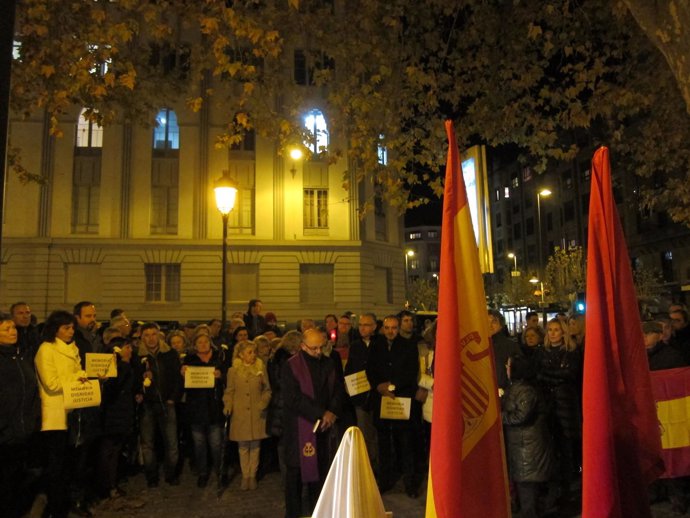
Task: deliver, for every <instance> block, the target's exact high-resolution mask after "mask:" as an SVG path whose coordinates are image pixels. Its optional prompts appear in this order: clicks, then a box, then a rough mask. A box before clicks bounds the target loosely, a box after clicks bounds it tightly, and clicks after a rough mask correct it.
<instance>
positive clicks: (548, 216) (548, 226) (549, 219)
mask: <svg viewBox="0 0 690 518" xmlns="http://www.w3.org/2000/svg"><path fill="white" fill-rule="evenodd" d="M552 230H553V212H547V213H546V231H547V232H551V231H552Z"/></svg>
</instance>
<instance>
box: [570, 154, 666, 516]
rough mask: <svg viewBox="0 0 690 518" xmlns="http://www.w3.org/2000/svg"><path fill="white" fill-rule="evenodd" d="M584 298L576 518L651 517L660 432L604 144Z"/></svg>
mask: <svg viewBox="0 0 690 518" xmlns="http://www.w3.org/2000/svg"><path fill="white" fill-rule="evenodd" d="M586 297H587V314H586V328H585V329H586V330H585V336H586V337H587V338H586V340H587V342H586V343H587V345H586V347H585V364H584V382H583V394H582V411H583V427H582V516H587V517H596V518H650V517H651V516H652V515H651V511H650V509H649V500H648V497H647V486H648V485H649V484H650V483H651V482H652V481H653V480H654V479H655V478H656V477H657V476H658V475H659V474H660V473H661V471H663V465H662V462H661V456H660V452H661V440H660V430H659V423H658V420H657V416H656V410H655V408H654V398H653V395H652V387H651V381H650V376H649V367H648V363H647V353H646V351H645V346H644V338H643V335H642V324H641V322H640V316H639V309H638V307H637V295H636V293H635V287H634V285H633V278H632V271H631V268H630V258H629V256H628V248H627V245H626V243H625V237H624V236H623V229H622V227H621V222H620V219H619V217H618V210H617V209H616V202H615V201H614V198H613V188H612V186H611V166H610V165H609V151H608V149H607V148H605V147H602V148H599V149H598V150H597V151H596V153H594V157H593V158H592V188H591V194H590V202H589V235H588V241H587V291H586Z"/></svg>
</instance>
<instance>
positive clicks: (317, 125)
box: [304, 110, 328, 154]
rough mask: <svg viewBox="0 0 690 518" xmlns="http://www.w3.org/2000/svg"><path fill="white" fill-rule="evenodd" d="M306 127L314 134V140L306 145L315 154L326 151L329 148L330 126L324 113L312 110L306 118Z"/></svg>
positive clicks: (310, 140)
mask: <svg viewBox="0 0 690 518" xmlns="http://www.w3.org/2000/svg"><path fill="white" fill-rule="evenodd" d="M304 127H305V128H307V131H309V132H310V133H311V134H312V138H311V139H309V140H308V141H307V142H305V143H304V145H305V146H306V147H308V148H309V149H310V150H311V151H312V153H315V154H318V153H322V152H324V151H326V150H327V148H328V126H327V124H326V118H325V117H324V116H323V113H322V112H321V111H320V110H311V111H310V112H309V113H307V115H305V116H304Z"/></svg>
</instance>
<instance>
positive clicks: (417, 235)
mask: <svg viewBox="0 0 690 518" xmlns="http://www.w3.org/2000/svg"><path fill="white" fill-rule="evenodd" d="M410 239H422V233H421V232H410Z"/></svg>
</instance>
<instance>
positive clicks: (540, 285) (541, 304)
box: [529, 277, 546, 307]
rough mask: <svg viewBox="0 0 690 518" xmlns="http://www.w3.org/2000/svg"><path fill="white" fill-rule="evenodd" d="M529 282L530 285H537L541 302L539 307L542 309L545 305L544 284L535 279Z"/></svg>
mask: <svg viewBox="0 0 690 518" xmlns="http://www.w3.org/2000/svg"><path fill="white" fill-rule="evenodd" d="M529 282H531V283H532V284H535V285H536V284H539V292H540V293H541V302H540V303H539V306H540V307H544V306H545V305H546V303H545V302H544V282H543V281H540V280H539V279H537V278H536V277H532V278H531V279H530V280H529Z"/></svg>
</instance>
